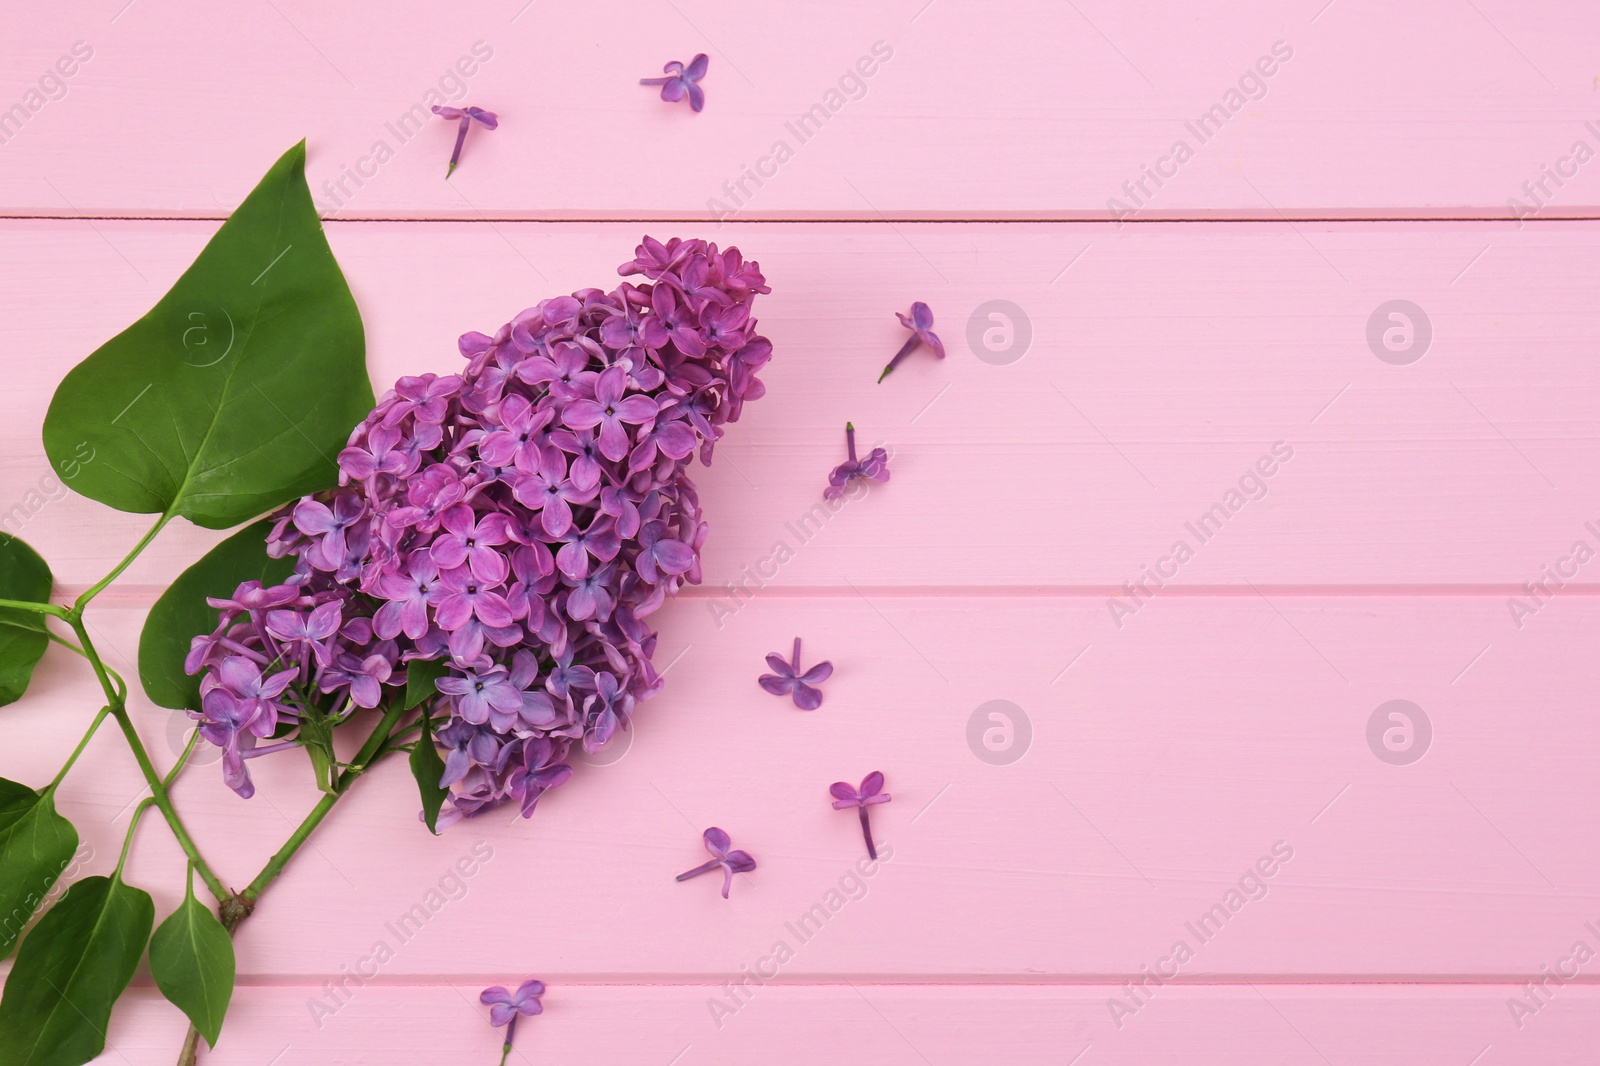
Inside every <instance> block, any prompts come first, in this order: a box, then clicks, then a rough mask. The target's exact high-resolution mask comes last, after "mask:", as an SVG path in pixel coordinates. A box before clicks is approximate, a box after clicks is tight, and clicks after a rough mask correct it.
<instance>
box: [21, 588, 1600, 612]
mask: <svg viewBox="0 0 1600 1066" xmlns="http://www.w3.org/2000/svg"><path fill="white" fill-rule="evenodd" d="M88 587H89V586H88V585H86V584H85V585H80V584H70V585H57V586H56V587H55V589H54V590H53V598H54V599H61V600H69V601H70V600H75V599H76V598H77V597H78V596H79V595H81V594H82V593H83V592H84V591H86V590H87V589H88ZM166 590H167V586H166V585H129V586H126V587H124V588H116V587H114V586H113V587H112V588H109V589H107V590H106V591H105V592H103V593H101V594H100V595H99V596H98V597H96V602H98V603H99V604H101V605H102V606H104V607H130V608H131V607H147V606H149V605H151V604H153V603H154V602H155V601H156V600H157V599H158V598H160V596H161V595H162V593H164V592H165V591H166ZM739 591H741V590H740V589H738V588H736V589H735V590H734V591H733V592H731V593H730V592H729V590H728V588H727V586H725V585H711V584H706V585H690V586H687V587H685V588H683V589H681V590H679V592H678V593H677V595H676V596H675V597H674V599H679V600H708V599H728V598H729V597H730V596H736V595H737V594H738V592H739ZM743 591H744V592H746V593H747V594H748V595H749V596H752V597H754V596H760V597H761V598H762V599H779V598H790V599H829V598H840V597H843V598H859V597H861V596H866V597H867V598H868V599H872V598H879V597H881V598H883V599H902V600H908V599H931V598H937V599H951V598H956V597H959V598H965V599H988V600H1004V599H1015V600H1079V599H1090V600H1095V599H1105V598H1107V597H1114V596H1122V595H1126V593H1127V590H1126V589H1125V588H1123V587H1122V586H1121V585H805V586H801V585H794V586H778V585H765V586H757V587H756V588H754V589H744V590H743ZM1160 591H1161V596H1162V598H1163V599H1196V600H1199V599H1259V598H1261V597H1262V596H1267V597H1273V596H1282V597H1285V598H1290V599H1294V598H1300V599H1358V598H1384V597H1393V598H1432V599H1452V598H1454V599H1485V598H1489V599H1498V598H1500V597H1502V596H1526V595H1527V594H1528V590H1527V589H1526V588H1524V587H1523V586H1521V585H1513V584H1509V583H1496V584H1478V585H1474V584H1446V585H1400V584H1396V585H1381V584H1356V585H1329V584H1322V585H1291V584H1280V585H1274V584H1259V585H1249V584H1244V585H1215V584H1211V585H1201V584H1195V585H1176V584H1168V585H1166V586H1164V587H1163V588H1162V589H1161V590H1160ZM1561 594H1562V596H1564V597H1565V596H1596V595H1600V582H1597V583H1592V584H1580V583H1578V582H1568V583H1567V584H1566V585H1564V586H1562V588H1561Z"/></svg>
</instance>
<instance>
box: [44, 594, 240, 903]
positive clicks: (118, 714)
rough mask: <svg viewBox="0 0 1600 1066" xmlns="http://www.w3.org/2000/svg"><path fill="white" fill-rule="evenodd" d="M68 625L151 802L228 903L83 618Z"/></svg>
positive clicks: (75, 616) (213, 891) (225, 891)
mask: <svg viewBox="0 0 1600 1066" xmlns="http://www.w3.org/2000/svg"><path fill="white" fill-rule="evenodd" d="M67 623H68V624H69V625H71V626H72V629H73V632H75V633H77V635H78V642H79V643H80V644H82V645H83V651H84V656H85V657H86V658H87V659H88V660H89V665H90V666H91V667H93V668H94V673H95V676H96V677H97V678H99V680H100V687H101V688H102V689H103V690H104V691H105V693H106V698H107V699H108V700H110V701H111V707H110V711H111V714H112V716H113V717H114V718H116V720H117V725H118V727H120V728H121V730H122V735H123V736H124V737H125V738H126V739H127V741H128V747H129V748H131V749H133V758H134V761H135V762H137V763H138V764H139V772H140V773H141V774H143V775H144V781H145V784H146V785H148V786H149V788H150V799H151V800H152V801H153V802H154V803H155V805H156V807H157V809H159V810H160V811H161V816H162V817H163V818H165V819H166V820H167V825H168V826H169V827H170V828H171V829H172V835H173V836H174V837H176V838H177V841H178V846H179V847H181V848H182V849H183V853H184V854H185V855H187V856H189V861H191V862H193V863H194V866H195V869H196V870H198V871H199V873H200V879H201V880H202V881H204V882H205V883H206V887H207V888H209V889H210V890H211V894H212V895H213V896H216V897H217V900H218V902H222V901H225V900H227V899H228V897H229V896H230V895H231V893H230V892H229V891H228V888H227V886H226V885H224V884H223V883H222V880H221V879H220V878H218V877H217V875H216V874H214V873H212V872H211V867H210V866H208V865H206V861H205V859H204V858H202V857H201V855H200V849H199V848H198V847H196V846H195V842H194V839H193V838H192V837H190V836H189V831H188V830H187V829H185V828H184V826H183V820H182V819H181V818H179V817H178V811H177V808H176V807H174V806H173V805H172V797H171V796H169V795H168V794H167V786H166V785H165V784H164V783H163V782H162V779H161V775H160V774H159V773H157V772H156V768H155V765H154V764H153V763H152V762H151V761H150V753H149V752H148V751H146V750H145V747H144V741H142V740H140V739H139V731H138V730H137V729H135V728H134V726H133V720H132V719H130V718H129V717H128V709H127V706H126V704H125V702H124V700H125V698H126V695H125V693H118V692H117V691H116V688H115V686H113V685H112V683H111V677H110V675H109V674H108V673H107V672H106V667H105V664H104V663H102V662H101V661H100V655H99V653H98V652H96V651H95V648H94V642H93V641H92V640H90V639H89V631H88V629H87V628H85V626H84V624H83V618H82V617H81V616H80V615H79V613H78V612H77V611H76V610H74V611H72V612H70V614H69V617H68V618H67Z"/></svg>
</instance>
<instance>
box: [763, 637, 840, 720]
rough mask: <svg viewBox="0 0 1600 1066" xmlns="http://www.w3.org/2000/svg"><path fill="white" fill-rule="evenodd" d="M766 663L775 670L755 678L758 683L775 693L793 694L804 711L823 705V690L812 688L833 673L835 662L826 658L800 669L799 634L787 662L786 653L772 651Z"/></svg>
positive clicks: (795, 700) (776, 694)
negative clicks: (803, 670) (780, 653)
mask: <svg viewBox="0 0 1600 1066" xmlns="http://www.w3.org/2000/svg"><path fill="white" fill-rule="evenodd" d="M767 665H768V666H770V667H772V670H773V672H772V673H770V674H762V675H761V676H760V677H758V678H756V684H758V685H760V686H761V687H762V688H763V689H765V690H766V691H768V692H770V693H772V694H773V695H774V696H791V697H792V698H793V699H794V705H795V706H796V707H798V708H800V709H801V710H802V711H814V710H816V709H817V708H818V707H821V706H822V691H821V690H820V689H816V688H813V687H812V686H813V685H820V684H821V683H822V682H824V681H826V680H828V678H830V677H832V676H833V663H831V662H828V661H826V660H824V661H823V662H820V663H818V664H817V665H815V666H813V667H812V668H811V669H809V670H807V671H805V672H804V673H801V671H800V638H799V637H795V638H794V656H793V658H792V659H790V660H789V661H787V662H785V661H784V658H783V656H781V655H779V654H778V653H777V652H773V653H772V654H771V655H768V656H767Z"/></svg>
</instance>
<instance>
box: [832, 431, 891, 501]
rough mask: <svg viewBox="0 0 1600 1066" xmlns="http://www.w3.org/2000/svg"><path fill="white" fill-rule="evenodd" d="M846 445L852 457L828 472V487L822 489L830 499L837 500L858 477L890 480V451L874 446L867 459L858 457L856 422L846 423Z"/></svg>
mask: <svg viewBox="0 0 1600 1066" xmlns="http://www.w3.org/2000/svg"><path fill="white" fill-rule="evenodd" d="M844 446H845V450H846V451H847V452H849V453H850V458H848V459H846V460H845V461H844V462H842V463H840V464H839V465H838V466H836V467H834V468H833V471H832V472H831V473H829V474H828V487H827V488H825V489H823V490H822V495H823V496H824V497H826V498H827V499H830V500H836V499H838V498H839V497H840V496H843V495H844V493H845V487H846V486H848V485H849V484H850V482H852V481H854V480H856V479H857V478H867V479H869V480H872V481H888V480H889V453H888V452H887V451H885V450H884V449H882V448H874V449H872V451H870V452H868V453H867V457H866V458H865V459H861V460H857V459H856V426H855V423H854V422H846V423H845V424H844Z"/></svg>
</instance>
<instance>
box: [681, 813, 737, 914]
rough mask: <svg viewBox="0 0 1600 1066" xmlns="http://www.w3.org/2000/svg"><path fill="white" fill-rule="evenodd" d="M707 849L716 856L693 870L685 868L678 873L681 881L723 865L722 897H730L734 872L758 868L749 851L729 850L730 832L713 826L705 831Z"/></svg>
mask: <svg viewBox="0 0 1600 1066" xmlns="http://www.w3.org/2000/svg"><path fill="white" fill-rule="evenodd" d="M704 836H705V842H706V850H707V851H709V852H710V853H711V854H712V855H713V856H714V858H712V860H711V861H710V862H703V863H701V864H700V865H699V866H696V867H695V868H694V869H692V870H685V871H684V872H683V873H681V874H679V875H678V880H679V881H687V880H689V878H691V877H699V876H700V875H701V874H703V873H709V872H710V871H712V870H715V869H716V868H717V867H719V866H720V867H722V898H723V899H727V898H728V889H730V888H732V887H733V875H734V874H746V873H749V872H750V871H751V870H754V869H755V868H756V860H754V859H752V858H751V857H750V853H749V852H748V851H729V850H728V845H729V844H730V843H732V841H730V840H729V839H728V834H727V833H725V832H723V831H722V830H721V829H718V828H717V827H716V826H712V827H711V828H710V829H707V830H706V831H705V834H704Z"/></svg>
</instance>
